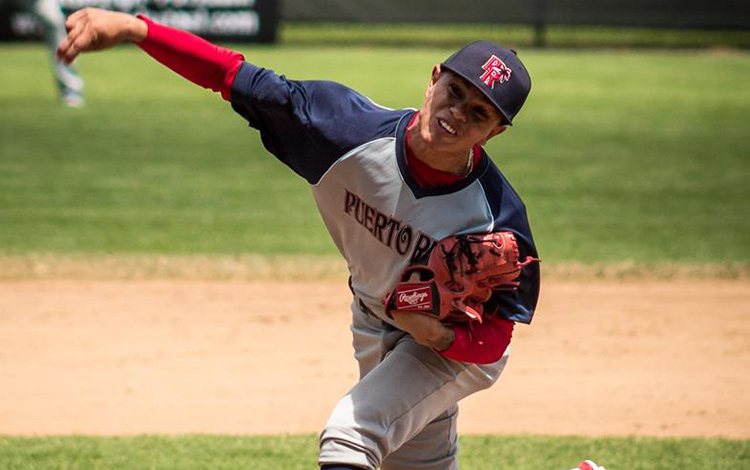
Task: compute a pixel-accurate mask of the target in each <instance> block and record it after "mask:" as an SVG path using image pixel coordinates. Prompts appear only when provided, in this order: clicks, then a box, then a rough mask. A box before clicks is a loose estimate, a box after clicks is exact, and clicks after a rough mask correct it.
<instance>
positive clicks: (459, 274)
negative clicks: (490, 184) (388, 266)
mask: <svg viewBox="0 0 750 470" xmlns="http://www.w3.org/2000/svg"><path fill="white" fill-rule="evenodd" d="M518 258H519V253H518V244H517V242H516V237H515V236H514V235H513V233H512V232H494V233H488V234H477V235H456V236H452V237H448V238H445V239H443V240H441V241H440V242H438V243H437V244H436V245H435V247H434V248H433V249H432V251H430V253H429V255H428V259H427V260H426V262H425V263H415V264H413V265H411V266H409V267H408V268H406V269H405V270H404V272H403V273H402V274H401V277H400V280H399V282H398V284H396V287H395V288H394V289H393V291H392V292H391V293H390V294H389V295H388V297H387V298H386V301H385V305H386V314H387V315H388V316H389V317H390V316H391V312H392V311H393V310H400V311H406V312H415V313H422V314H426V315H431V316H434V317H437V318H438V319H439V320H441V321H443V322H446V323H455V322H465V321H478V322H481V321H482V315H483V313H484V306H483V304H484V302H487V301H488V300H489V299H490V296H491V295H492V292H493V291H497V290H515V289H517V288H518V285H519V282H518V281H517V279H518V276H519V275H520V274H521V268H523V267H524V266H526V265H528V264H530V263H533V262H538V261H539V259H537V258H532V257H530V256H529V257H526V259H525V260H524V261H523V262H519V259H518Z"/></svg>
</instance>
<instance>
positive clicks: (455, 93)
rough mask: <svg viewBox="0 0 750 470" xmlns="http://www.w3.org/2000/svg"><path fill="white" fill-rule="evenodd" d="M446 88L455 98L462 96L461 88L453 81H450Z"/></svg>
mask: <svg viewBox="0 0 750 470" xmlns="http://www.w3.org/2000/svg"><path fill="white" fill-rule="evenodd" d="M448 90H449V91H450V93H451V95H453V96H454V97H456V98H461V97H462V96H463V92H462V91H461V88H459V87H458V85H456V84H455V83H451V84H450V85H449V86H448Z"/></svg>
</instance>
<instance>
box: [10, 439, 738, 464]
mask: <svg viewBox="0 0 750 470" xmlns="http://www.w3.org/2000/svg"><path fill="white" fill-rule="evenodd" d="M460 449H461V450H460V453H461V466H462V468H468V469H472V470H498V469H513V470H563V469H567V468H569V467H571V466H574V465H577V464H578V462H579V461H580V460H581V459H582V458H583V457H582V456H588V457H590V458H592V459H596V460H597V461H598V463H606V465H607V468H608V469H609V470H729V469H732V470H739V469H743V468H747V467H748V465H750V443H748V442H747V441H732V440H722V439H655V438H636V437H631V438H595V439H589V438H582V437H546V436H464V437H461V439H460ZM316 453H317V439H316V437H315V436H313V435H305V436H260V437H242V436H205V435H195V436H172V437H169V436H138V437H81V436H69V437H37V438H15V437H3V436H0V470H63V469H64V470H99V469H101V470H130V469H143V470H199V469H200V470H202V469H212V470H230V469H245V470H256V469H257V470H295V469H299V470H303V469H311V468H315V461H316Z"/></svg>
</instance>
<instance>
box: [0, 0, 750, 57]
mask: <svg viewBox="0 0 750 470" xmlns="http://www.w3.org/2000/svg"><path fill="white" fill-rule="evenodd" d="M24 1H26V0H24ZM61 4H62V6H63V9H64V10H65V12H66V13H70V12H72V11H74V10H76V9H78V8H81V7H83V6H85V5H93V6H99V7H103V8H110V9H117V10H120V11H129V12H144V13H148V14H150V15H151V16H154V17H155V18H156V19H158V20H160V21H162V22H164V23H167V24H170V25H173V26H177V27H180V28H183V29H187V30H189V31H192V32H195V33H198V34H201V35H202V36H205V37H209V38H212V39H219V40H221V39H224V40H229V41H247V42H273V41H276V40H278V39H279V34H278V33H277V25H279V24H281V25H282V29H281V31H282V33H287V34H283V35H282V37H281V40H282V41H284V40H287V41H292V42H321V41H323V42H338V43H345V42H347V41H348V40H352V41H354V42H363V43H402V42H403V43H406V42H409V40H410V38H416V39H414V40H415V42H417V43H419V42H427V43H431V44H434V43H440V44H446V43H451V44H453V43H460V42H462V41H464V37H463V36H466V37H476V36H485V37H486V36H488V34H487V30H488V29H492V28H494V29H495V30H497V29H498V28H501V29H502V30H503V37H504V38H508V37H510V42H511V43H529V44H535V45H537V46H543V45H563V46H568V45H573V46H580V45H604V46H606V45H626V46H628V45H630V46H639V45H646V46H648V45H655V46H674V45H676V46H688V47H689V46H701V45H727V46H733V47H750V0H713V1H710V2H707V1H704V0H464V1H455V0H410V1H404V0H61ZM404 24H412V25H414V28H413V29H411V31H404V27H403V26H404ZM446 24H450V25H451V29H450V30H447V29H443V30H442V34H441V32H440V31H430V30H429V28H428V27H427V25H443V26H444V25H446ZM386 25H391V26H394V28H393V29H399V31H397V32H394V31H393V29H390V28H388V27H386ZM592 27H593V28H607V29H609V30H610V36H611V35H612V34H614V35H616V36H619V37H620V39H619V40H615V41H614V42H613V41H612V40H611V38H610V39H608V36H607V35H606V34H605V35H602V34H601V32H597V33H596V34H593V38H592V37H591V36H592V34H591V33H590V30H591V28H592ZM365 28H367V30H368V33H364V34H363V29H365ZM461 28H466V29H469V30H470V31H469V32H467V33H466V34H465V35H463V36H462V35H461V34H458V36H461V37H456V35H457V31H460V30H461ZM514 28H515V29H514ZM561 29H562V30H564V31H567V35H563V36H562V39H561V37H560V30H561ZM665 30H666V31H667V32H668V34H667V39H666V40H665V37H664V31H665ZM378 31H380V32H378ZM514 31H515V35H514V34H513V32H514ZM519 31H522V32H520V33H519ZM571 31H574V32H575V33H576V35H574V36H572V37H571V35H570V32H571ZM659 31H660V32H661V36H659ZM509 32H510V33H509ZM38 33H39V28H38V26H36V25H35V20H34V18H33V17H32V16H31V15H29V14H26V13H23V12H20V11H19V10H18V8H17V7H16V6H14V3H13V2H12V1H11V2H7V1H6V2H0V39H18V38H29V37H31V38H34V37H38ZM489 35H490V36H491V35H492V33H491V32H490V33H489ZM582 35H583V37H582ZM680 37H682V40H680ZM587 38H588V39H587ZM623 38H624V39H623ZM685 38H688V39H685ZM696 38H700V39H696ZM489 39H492V38H491V37H490V38H489ZM506 42H507V40H506ZM610 43H612V44H610Z"/></svg>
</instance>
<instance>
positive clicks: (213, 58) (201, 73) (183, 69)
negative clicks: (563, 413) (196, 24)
mask: <svg viewBox="0 0 750 470" xmlns="http://www.w3.org/2000/svg"><path fill="white" fill-rule="evenodd" d="M138 18H140V19H142V20H143V21H145V22H146V24H147V25H148V34H147V36H146V39H144V40H143V41H142V42H140V43H138V47H140V48H141V49H143V50H144V51H145V52H146V53H148V54H149V55H150V56H151V57H153V58H154V59H156V60H157V61H159V62H160V63H162V64H163V65H165V66H167V67H168V68H170V69H172V70H173V71H174V72H177V73H178V74H180V75H182V76H183V77H185V78H187V79H188V80H190V81H191V82H193V83H195V84H197V85H200V86H202V87H204V88H209V89H211V90H213V91H216V92H219V93H221V97H222V98H224V99H225V100H227V101H229V100H230V98H231V89H232V82H234V78H235V76H236V75H237V71H238V70H239V69H240V66H241V65H242V63H243V61H244V60H245V58H244V56H243V55H242V54H240V53H239V52H235V51H232V50H229V49H225V48H223V47H219V46H217V45H215V44H211V43H210V42H208V41H206V40H204V39H202V38H200V37H198V36H196V35H194V34H191V33H188V32H187V31H182V30H180V29H176V28H170V27H168V26H164V25H161V24H159V23H155V22H153V21H151V20H150V19H148V18H147V17H145V16H143V15H138Z"/></svg>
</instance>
